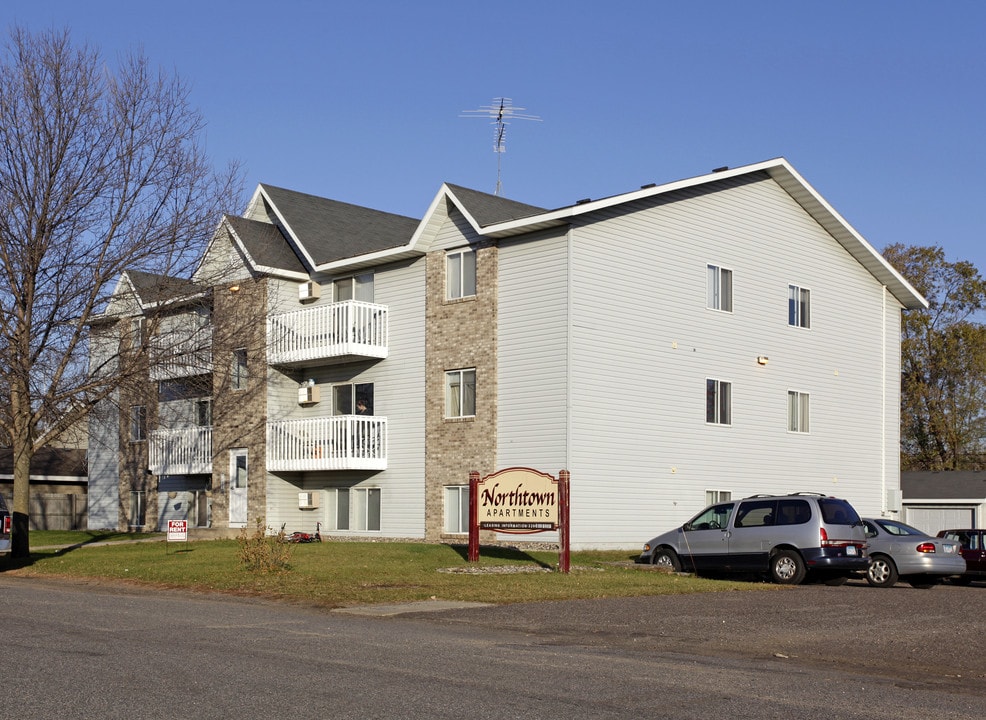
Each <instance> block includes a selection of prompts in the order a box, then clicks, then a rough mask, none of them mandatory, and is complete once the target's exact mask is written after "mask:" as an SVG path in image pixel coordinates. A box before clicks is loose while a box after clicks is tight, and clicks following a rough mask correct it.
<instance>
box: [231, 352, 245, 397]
mask: <svg viewBox="0 0 986 720" xmlns="http://www.w3.org/2000/svg"><path fill="white" fill-rule="evenodd" d="M247 377H248V375H247V351H246V348H236V350H234V351H233V358H232V367H231V368H230V386H231V387H232V388H233V390H245V389H246V386H247Z"/></svg>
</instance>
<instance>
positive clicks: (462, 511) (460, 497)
mask: <svg viewBox="0 0 986 720" xmlns="http://www.w3.org/2000/svg"><path fill="white" fill-rule="evenodd" d="M445 532H446V533H448V534H450V535H463V534H465V533H468V532H469V486H468V485H449V486H446V488H445Z"/></svg>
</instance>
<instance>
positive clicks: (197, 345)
mask: <svg viewBox="0 0 986 720" xmlns="http://www.w3.org/2000/svg"><path fill="white" fill-rule="evenodd" d="M150 355H151V367H150V374H151V380H174V379H175V378H181V377H190V376H193V375H205V374H207V373H211V372H212V330H211V328H203V329H202V330H200V331H199V333H198V334H197V335H196V336H195V337H192V338H187V339H185V340H175V339H174V338H173V337H170V336H166V335H165V336H161V337H160V338H154V339H153V340H152V341H151V353H150Z"/></svg>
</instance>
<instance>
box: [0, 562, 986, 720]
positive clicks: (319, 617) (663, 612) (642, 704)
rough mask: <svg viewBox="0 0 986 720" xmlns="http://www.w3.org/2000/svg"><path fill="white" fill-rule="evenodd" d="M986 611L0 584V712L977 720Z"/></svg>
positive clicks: (826, 600) (897, 600)
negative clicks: (255, 597)
mask: <svg viewBox="0 0 986 720" xmlns="http://www.w3.org/2000/svg"><path fill="white" fill-rule="evenodd" d="M984 602H986V587H975V586H974V587H969V588H959V587H939V588H935V589H934V590H931V591H919V590H913V589H911V588H909V587H906V586H899V587H897V588H894V589H891V590H876V589H872V588H869V587H866V586H865V585H858V584H850V585H847V586H845V587H841V588H829V587H825V586H806V587H799V588H795V589H791V590H766V589H765V590H762V591H755V592H732V593H714V594H704V595H688V596H678V597H664V598H637V599H613V600H601V601H586V602H565V603H545V604H525V605H512V606H501V607H494V608H472V609H452V610H443V611H441V612H410V613H408V614H403V615H397V616H389V617H369V616H360V615H353V614H349V613H338V612H334V613H326V612H320V611H313V610H309V609H305V608H298V607H292V606H285V605H274V604H270V603H266V602H258V601H247V600H237V599H227V598H222V597H217V596H204V595H188V594H182V593H177V592H148V591H137V590H128V589H126V588H120V587H108V586H101V585H87V584H85V583H53V582H50V581H39V580H32V579H26V578H12V577H9V576H8V577H4V576H3V575H0V606H2V608H3V613H4V618H3V621H2V625H0V653H2V656H3V662H2V663H0V668H2V669H0V673H2V676H0V707H3V708H4V713H5V715H7V716H10V717H16V718H19V719H20V720H35V719H40V718H46V719H47V718H52V717H58V718H63V719H65V720H72V719H73V718H94V717H99V718H106V719H109V720H113V719H115V718H121V719H122V718H127V719H128V720H129V719H130V718H133V717H143V718H150V719H154V718H176V717H188V718H229V717H250V716H252V717H276V718H311V717H333V718H457V719H459V718H462V717H470V718H498V719H502V718H575V719H581V718H586V719H589V718H593V719H596V718H641V717H673V718H703V719H707V718H710V717H715V718H730V720H733V719H734V718H810V717H822V716H824V717H825V718H826V719H827V720H841V719H843V718H854V719H855V718H860V719H861V718H867V720H873V718H883V717H893V718H897V719H915V720H916V719H918V718H920V719H921V720H924V719H925V718H929V717H934V718H944V719H951V718H977V719H979V718H982V717H983V716H984V715H986V660H984V658H986V652H983V651H984V649H986V648H984V644H986V620H984V619H983V618H984V616H986V613H983V612H982V611H981V608H982V607H983V603H984ZM956 656H961V657H963V658H964V662H963V664H961V665H960V664H958V663H941V662H940V661H941V660H943V659H946V660H951V659H953V658H954V657H956Z"/></svg>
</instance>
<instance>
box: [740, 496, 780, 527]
mask: <svg viewBox="0 0 986 720" xmlns="http://www.w3.org/2000/svg"><path fill="white" fill-rule="evenodd" d="M775 510H777V501H776V500H750V501H748V502H743V503H740V506H739V509H738V510H737V511H736V522H735V526H736V527H738V528H744V527H745V528H748V527H764V526H765V525H773V524H774V517H775V513H774V511H775Z"/></svg>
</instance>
